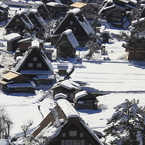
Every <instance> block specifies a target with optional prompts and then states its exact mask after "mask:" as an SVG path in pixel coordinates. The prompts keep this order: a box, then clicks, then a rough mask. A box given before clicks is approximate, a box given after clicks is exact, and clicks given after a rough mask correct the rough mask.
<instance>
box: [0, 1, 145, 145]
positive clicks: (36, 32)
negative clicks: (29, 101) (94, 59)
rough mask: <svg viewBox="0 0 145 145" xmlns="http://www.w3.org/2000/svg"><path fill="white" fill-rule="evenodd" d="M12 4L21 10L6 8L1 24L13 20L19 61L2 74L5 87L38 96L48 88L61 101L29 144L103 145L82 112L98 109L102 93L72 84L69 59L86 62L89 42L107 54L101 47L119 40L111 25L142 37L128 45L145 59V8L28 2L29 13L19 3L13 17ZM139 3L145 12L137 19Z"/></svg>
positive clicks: (11, 40) (12, 40) (10, 44)
mask: <svg viewBox="0 0 145 145" xmlns="http://www.w3.org/2000/svg"><path fill="white" fill-rule="evenodd" d="M12 5H14V6H16V4H14V3H13V2H11V3H7V4H6V3H1V4H0V21H1V22H4V21H7V23H6V24H5V26H4V28H5V32H6V34H5V35H4V36H3V39H4V40H5V41H7V51H8V52H9V53H12V54H13V57H14V60H15V61H14V63H13V67H12V68H11V70H9V71H8V72H5V73H4V74H3V75H2V76H1V81H0V89H1V90H2V91H4V92H6V93H20V92H25V93H34V94H35V90H40V89H42V90H47V91H52V92H53V93H52V96H53V99H54V100H56V107H55V108H53V109H52V111H51V112H50V113H49V114H48V116H46V118H45V119H44V120H43V121H42V122H41V123H40V124H39V125H38V128H37V129H36V130H35V131H34V132H33V133H32V134H31V136H30V140H29V141H30V142H35V141H38V140H42V139H43V141H44V142H45V143H46V142H47V145H53V144H58V145H66V144H70V145H74V144H75V145H77V144H79V145H86V144H87V145H103V143H102V142H101V141H100V139H99V138H101V137H102V134H101V133H99V132H95V131H93V130H91V129H90V128H89V126H88V125H87V124H86V123H85V121H84V120H82V118H81V117H80V115H79V114H78V113H77V111H76V109H98V100H97V97H98V96H99V95H102V93H96V92H91V91H90V92H89V91H88V90H87V89H85V87H83V86H85V84H83V83H80V82H79V80H78V82H73V81H71V80H69V76H70V74H71V73H73V71H74V69H75V67H74V64H72V63H69V62H67V63H66V61H64V62H63V60H67V59H68V58H75V57H76V61H78V62H79V63H81V58H79V56H76V50H77V48H79V47H85V45H86V44H87V42H93V43H90V44H94V45H90V50H91V51H94V48H93V46H97V47H95V48H96V49H102V55H103V54H106V53H107V51H106V50H105V47H101V45H102V44H103V43H108V42H109V40H110V39H111V38H112V37H113V36H112V35H111V34H110V33H109V32H105V31H103V30H102V29H101V25H102V23H105V22H106V21H107V22H108V23H110V24H111V25H112V26H114V27H116V28H121V29H127V28H129V27H131V28H132V29H130V31H131V34H132V39H133V38H136V39H135V41H138V43H136V44H135V46H134V45H133V44H134V43H133V42H132V41H131V40H130V41H128V42H127V43H126V44H124V47H126V51H127V52H129V57H128V59H137V60H142V59H143V57H144V53H145V51H144V45H145V43H144V38H142V37H141V36H143V34H144V29H142V28H143V26H144V22H145V20H144V15H145V11H144V7H141V3H138V2H136V3H135V2H133V1H122V0H104V1H103V2H100V1H93V0H88V1H87V2H86V1H82V2H76V1H73V0H67V1H65V0H60V1H59V2H56V1H49V0H42V1H41V2H40V1H35V2H29V1H28V2H27V3H25V4H24V7H25V9H24V8H23V7H22V6H19V5H18V4H17V7H18V8H17V10H16V11H15V14H14V16H13V17H11V15H10V14H9V7H10V6H12ZM20 5H21V4H20ZM138 5H139V6H140V8H142V9H141V10H140V11H139V13H140V18H139V19H137V20H136V17H135V14H136V12H135V10H136V8H137V6H138ZM140 26H142V27H140ZM137 28H139V29H137ZM137 38H139V40H138V39H137ZM130 42H131V43H130ZM95 44H96V45H95ZM91 48H92V49H91ZM95 51H96V50H95ZM54 53H55V58H54ZM58 60H61V62H60V61H58ZM52 62H53V63H52ZM72 104H73V106H72ZM46 136H47V138H43V137H46Z"/></svg>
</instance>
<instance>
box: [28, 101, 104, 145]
mask: <svg viewBox="0 0 145 145" xmlns="http://www.w3.org/2000/svg"><path fill="white" fill-rule="evenodd" d="M68 124H69V125H70V124H75V125H76V126H77V127H78V128H81V131H82V130H84V133H85V135H86V134H89V136H91V138H90V137H89V140H91V141H92V140H93V141H92V142H95V144H96V145H103V143H101V141H100V140H99V138H98V136H97V135H96V134H95V133H94V132H93V130H92V129H91V128H90V127H89V126H88V125H87V124H86V123H85V122H84V120H83V119H82V118H81V117H80V115H79V114H78V112H77V111H76V110H75V109H74V107H73V106H72V104H71V103H69V102H68V101H67V100H65V99H58V100H57V105H56V106H55V107H54V108H53V109H52V110H51V112H50V113H49V114H48V115H47V116H46V117H45V118H44V120H43V121H42V122H41V123H40V124H39V125H38V127H37V128H36V130H35V131H34V132H33V133H32V135H31V141H32V140H33V139H36V140H37V139H39V137H40V136H43V137H49V138H51V139H52V140H53V139H54V138H55V139H56V138H57V137H59V134H60V133H62V132H63V130H65V129H66V128H65V126H67V125H68ZM64 128H65V129H64Z"/></svg>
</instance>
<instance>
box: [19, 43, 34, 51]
mask: <svg viewBox="0 0 145 145" xmlns="http://www.w3.org/2000/svg"><path fill="white" fill-rule="evenodd" d="M29 46H31V42H27V43H23V42H21V43H19V49H20V51H21V52H25V51H26V50H28V47H29Z"/></svg>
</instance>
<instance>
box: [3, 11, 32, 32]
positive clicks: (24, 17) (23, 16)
mask: <svg viewBox="0 0 145 145" xmlns="http://www.w3.org/2000/svg"><path fill="white" fill-rule="evenodd" d="M16 17H17V18H19V19H20V20H21V22H22V23H24V25H25V26H26V27H27V28H28V29H30V30H31V29H33V28H34V25H33V23H32V22H31V21H30V19H29V18H28V16H27V11H26V10H19V11H17V12H16V14H15V16H14V17H12V19H11V20H10V21H9V22H8V23H7V25H6V27H5V28H11V24H12V23H13V21H14V19H15V18H16ZM15 25H16V26H17V24H16V23H15ZM18 25H19V23H18Z"/></svg>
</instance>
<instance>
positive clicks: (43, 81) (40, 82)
mask: <svg viewBox="0 0 145 145" xmlns="http://www.w3.org/2000/svg"><path fill="white" fill-rule="evenodd" d="M34 83H35V84H36V85H37V86H39V85H42V84H43V85H52V84H53V80H46V79H39V80H35V81H34Z"/></svg>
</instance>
